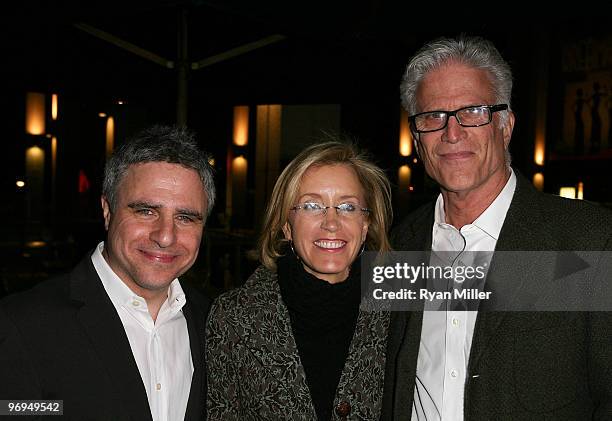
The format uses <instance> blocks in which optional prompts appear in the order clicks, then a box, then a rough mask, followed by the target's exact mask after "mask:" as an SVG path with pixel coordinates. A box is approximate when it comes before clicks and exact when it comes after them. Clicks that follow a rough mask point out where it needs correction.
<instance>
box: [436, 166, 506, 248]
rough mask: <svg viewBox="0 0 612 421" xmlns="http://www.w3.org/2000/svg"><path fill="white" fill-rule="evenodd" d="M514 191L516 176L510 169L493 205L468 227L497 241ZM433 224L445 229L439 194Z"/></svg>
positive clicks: (441, 198)
mask: <svg viewBox="0 0 612 421" xmlns="http://www.w3.org/2000/svg"><path fill="white" fill-rule="evenodd" d="M515 189H516V175H515V174H514V171H513V170H512V168H510V178H509V179H508V181H507V182H506V185H505V186H504V188H503V189H502V191H501V192H500V193H499V194H498V195H497V197H496V198H495V200H494V201H493V203H491V204H490V205H489V207H488V208H486V209H485V210H484V212H483V213H481V214H480V216H479V217H478V218H476V220H475V221H474V222H472V223H471V224H469V225H472V226H476V227H478V228H480V229H481V230H482V231H484V232H485V233H487V235H489V236H491V237H492V238H494V239H495V240H496V241H497V240H498V239H499V233H500V232H501V229H502V225H503V224H504V220H505V219H506V213H508V209H509V208H510V203H511V202H512V197H513V196H514V190H515ZM434 222H435V224H437V225H439V226H442V227H446V226H448V224H447V223H446V213H445V212H444V198H443V197H442V194H441V193H440V194H439V195H438V199H437V200H436V207H435V211H434Z"/></svg>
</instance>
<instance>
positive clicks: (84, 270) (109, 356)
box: [70, 254, 151, 421]
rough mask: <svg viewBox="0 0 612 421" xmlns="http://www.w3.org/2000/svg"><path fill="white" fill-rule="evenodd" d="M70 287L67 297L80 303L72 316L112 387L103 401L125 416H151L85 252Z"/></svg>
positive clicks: (115, 320) (115, 316) (109, 305)
mask: <svg viewBox="0 0 612 421" xmlns="http://www.w3.org/2000/svg"><path fill="white" fill-rule="evenodd" d="M70 288H71V298H72V299H73V300H74V301H76V302H77V303H78V304H80V305H81V307H80V309H79V310H78V312H77V314H76V317H77V319H78V321H79V322H80V324H81V326H82V327H83V330H84V332H85V334H86V335H87V337H88V338H89V340H90V342H91V345H92V348H93V349H94V351H95V352H96V354H97V356H98V358H99V359H100V365H101V369H102V371H104V372H106V374H107V375H108V377H109V378H110V379H111V383H112V385H113V387H114V389H113V391H114V393H113V402H107V403H106V404H109V405H117V407H120V408H123V410H124V411H123V412H124V413H125V414H126V415H127V416H126V417H125V419H132V420H139V421H140V420H151V410H150V408H149V402H148V400H147V394H146V391H145V388H144V385H143V383H142V379H141V377H140V373H139V371H138V367H137V365H136V361H135V360H134V356H133V355H132V350H131V348H130V344H129V341H128V338H127V335H126V334H125V330H124V329H123V324H122V323H121V319H120V318H119V315H118V314H117V312H116V310H115V308H114V306H113V304H112V302H111V300H110V298H109V297H108V295H107V294H106V291H105V290H104V287H103V286H102V282H101V281H100V278H99V277H98V274H97V273H96V271H95V269H94V267H93V264H92V262H91V258H90V255H89V254H88V255H87V257H85V259H83V260H82V261H81V263H80V264H79V265H78V266H77V267H76V268H75V270H74V271H73V272H72V274H71V280H70ZM118 412H121V411H118Z"/></svg>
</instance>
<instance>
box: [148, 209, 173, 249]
mask: <svg viewBox="0 0 612 421" xmlns="http://www.w3.org/2000/svg"><path fill="white" fill-rule="evenodd" d="M175 230H176V226H175V224H174V218H172V217H170V216H162V217H160V218H159V219H158V220H157V221H156V222H155V226H154V227H153V229H152V230H151V233H150V235H149V238H150V239H151V241H154V242H155V243H157V245H158V246H159V247H168V246H170V245H172V244H173V243H174V240H175V237H176V232H175Z"/></svg>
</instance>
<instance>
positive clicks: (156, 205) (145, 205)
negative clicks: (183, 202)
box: [128, 201, 204, 221]
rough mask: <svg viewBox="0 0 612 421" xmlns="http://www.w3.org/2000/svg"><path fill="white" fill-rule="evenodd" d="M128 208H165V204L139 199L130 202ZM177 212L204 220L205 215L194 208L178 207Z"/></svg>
mask: <svg viewBox="0 0 612 421" xmlns="http://www.w3.org/2000/svg"><path fill="white" fill-rule="evenodd" d="M128 208H130V209H140V208H147V209H161V208H163V206H162V205H160V204H159V203H151V202H143V201H138V202H132V203H128ZM175 213H176V214H180V215H186V216H191V217H193V218H195V219H198V220H200V221H203V220H204V216H203V215H202V213H201V212H198V211H196V210H193V209H188V208H178V209H176V210H175Z"/></svg>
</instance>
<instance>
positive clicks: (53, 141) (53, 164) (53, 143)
mask: <svg viewBox="0 0 612 421" xmlns="http://www.w3.org/2000/svg"><path fill="white" fill-rule="evenodd" d="M56 172H57V137H55V136H53V137H52V138H51V180H52V183H53V186H55V175H56Z"/></svg>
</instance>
